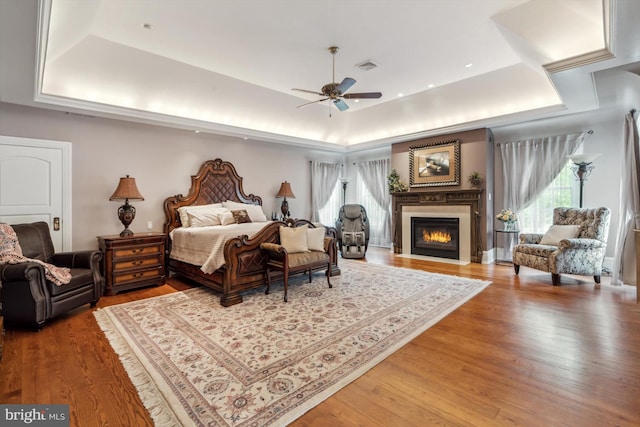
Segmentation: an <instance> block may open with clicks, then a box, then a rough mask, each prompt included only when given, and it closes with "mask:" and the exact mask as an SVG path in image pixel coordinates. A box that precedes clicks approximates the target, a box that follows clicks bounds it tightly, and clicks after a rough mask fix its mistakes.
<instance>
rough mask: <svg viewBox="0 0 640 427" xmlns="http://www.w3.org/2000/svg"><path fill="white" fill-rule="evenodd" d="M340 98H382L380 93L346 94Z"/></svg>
mask: <svg viewBox="0 0 640 427" xmlns="http://www.w3.org/2000/svg"><path fill="white" fill-rule="evenodd" d="M342 96H343V97H344V98H345V99H378V98H380V97H381V96H382V93H380V92H365V93H347V94H345V95H342Z"/></svg>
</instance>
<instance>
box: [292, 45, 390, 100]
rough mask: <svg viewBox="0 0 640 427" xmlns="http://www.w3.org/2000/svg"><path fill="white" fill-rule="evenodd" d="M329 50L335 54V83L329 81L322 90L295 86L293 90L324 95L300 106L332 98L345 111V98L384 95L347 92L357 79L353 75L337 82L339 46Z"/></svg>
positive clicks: (371, 97) (380, 94)
mask: <svg viewBox="0 0 640 427" xmlns="http://www.w3.org/2000/svg"><path fill="white" fill-rule="evenodd" d="M329 52H331V55H333V80H332V81H333V83H328V84H326V85H324V86H322V89H320V92H317V91H314V90H306V89H296V88H293V89H292V90H297V91H299V92H306V93H312V94H314V95H319V96H323V97H324V98H323V99H318V100H317V101H311V102H307V103H306V104H302V105H299V106H298V108H301V107H306V106H307V105H311V104H315V103H317V102H323V101H327V100H331V101H333V104H334V105H335V106H336V107H337V108H338V110H340V111H344V110H347V109H348V108H349V106H348V105H347V103H346V102H344V100H345V99H378V98H380V97H381V96H382V93H380V92H364V93H345V92H346V91H348V90H349V89H350V88H351V86H353V85H354V84H356V81H355V80H354V79H352V78H351V77H345V78H344V80H342V82H340V83H336V52H338V47H337V46H331V47H330V48H329Z"/></svg>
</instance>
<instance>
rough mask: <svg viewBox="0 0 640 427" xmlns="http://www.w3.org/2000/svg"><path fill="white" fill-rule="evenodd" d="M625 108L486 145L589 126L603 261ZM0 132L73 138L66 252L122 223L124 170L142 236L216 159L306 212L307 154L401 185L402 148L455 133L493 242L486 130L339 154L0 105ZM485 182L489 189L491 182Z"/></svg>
mask: <svg viewBox="0 0 640 427" xmlns="http://www.w3.org/2000/svg"><path fill="white" fill-rule="evenodd" d="M624 113H626V111H624V109H623V108H617V109H613V110H599V111H593V112H588V113H583V114H576V115H570V116H563V117H557V118H553V119H546V120H538V121H533V122H524V123H519V124H514V125H508V126H502V127H494V128H492V129H491V131H492V132H493V137H494V140H495V142H494V145H495V144H498V143H501V142H506V141H514V140H519V139H526V138H536V137H540V136H549V135H558V134H562V133H572V132H579V131H582V130H588V129H592V130H593V131H594V133H593V135H589V136H588V137H587V138H586V139H585V152H599V153H602V154H603V155H602V156H601V157H600V158H598V159H597V161H596V163H595V169H594V171H593V173H592V175H591V176H590V177H589V181H588V182H587V183H586V185H585V206H607V207H609V208H610V209H611V210H612V216H611V229H610V232H609V241H608V245H607V256H608V257H611V256H613V253H614V244H615V236H616V232H617V229H618V212H619V203H620V202H619V200H620V198H619V191H620V190H619V189H620V172H619V171H620V165H621V162H622V137H623V135H622V128H623V121H624V120H623V119H624ZM476 132H480V133H477V134H476ZM0 134H2V135H7V136H16V137H25V138H37V139H45V140H46V139H50V140H59V141H68V142H71V143H72V146H73V148H72V150H73V196H72V197H73V247H74V249H84V248H93V247H96V240H95V237H96V236H98V235H103V234H117V233H119V232H120V231H121V229H122V224H121V223H120V221H119V220H118V218H117V213H116V211H117V208H118V206H119V205H118V203H117V202H109V196H110V195H111V194H112V193H113V191H114V190H115V187H116V185H117V183H118V178H119V177H121V176H124V175H126V174H130V175H132V176H134V177H136V181H137V183H138V186H139V188H140V191H141V192H142V194H143V195H144V197H145V200H144V201H141V202H135V203H134V206H135V207H136V209H137V216H136V219H135V221H134V223H133V224H132V227H131V228H132V229H133V230H134V231H136V232H144V231H146V222H147V221H153V224H154V229H155V230H160V229H161V228H162V224H163V222H164V212H163V207H162V203H163V201H164V199H165V198H166V197H168V196H171V195H174V194H177V193H183V194H186V192H187V191H188V189H189V186H190V176H191V175H192V174H195V173H196V172H197V170H198V168H199V166H200V164H201V163H202V162H203V161H205V160H209V159H215V158H217V157H220V158H222V159H223V160H229V161H231V162H233V163H234V164H235V166H236V168H237V170H238V173H239V174H240V175H241V176H243V177H244V178H245V180H244V189H245V192H247V193H253V194H256V195H259V196H261V197H262V198H263V205H264V208H265V211H266V213H267V214H268V213H270V212H272V211H276V212H277V211H278V210H279V206H280V201H281V199H276V198H275V197H273V196H272V195H275V193H276V192H277V191H278V188H279V185H280V183H281V182H282V181H284V180H288V181H290V182H291V183H292V188H293V191H294V192H295V194H296V199H294V200H291V201H290V207H291V211H292V214H293V215H294V216H296V217H308V216H309V215H310V210H309V206H310V174H309V163H308V162H309V161H310V160H317V161H326V162H335V163H343V164H345V167H346V173H347V174H348V175H351V176H355V168H353V167H351V166H352V163H353V162H354V161H362V160H372V159H377V158H385V157H389V156H391V159H392V160H391V163H392V167H394V168H396V169H397V170H398V172H399V173H400V175H401V177H402V178H403V179H405V180H406V181H407V182H408V180H409V158H408V147H409V146H410V145H419V144H420V143H424V142H427V141H431V140H435V141H441V140H443V139H444V140H446V139H451V138H453V137H456V138H460V139H461V141H462V142H463V144H461V174H460V177H461V188H467V186H468V185H469V184H468V183H467V182H466V177H467V176H468V174H469V173H471V172H472V171H473V170H478V171H480V172H481V173H483V175H485V176H487V181H486V182H487V187H486V188H488V191H487V193H490V192H491V188H494V191H493V194H492V195H491V200H488V194H487V209H488V211H487V212H488V214H487V221H486V222H487V223H486V227H487V234H486V239H487V241H486V242H484V243H486V244H487V248H488V249H491V248H492V247H493V244H492V233H491V232H490V230H492V225H493V224H490V223H491V222H492V221H493V214H490V213H489V211H491V210H492V209H493V210H496V209H497V210H499V209H501V208H502V207H503V206H502V205H503V203H502V191H501V188H502V169H501V159H500V152H499V149H495V152H494V155H487V154H485V153H488V152H484V151H483V150H484V148H487V149H489V147H486V142H483V141H486V139H485V137H484V136H482V135H484V130H477V131H470V133H468V135H465V134H467V132H461V133H454V134H449V135H445V136H437V137H432V138H427V139H423V140H419V141H412V142H406V143H399V144H394V145H393V146H392V147H391V148H388V147H385V148H377V149H372V150H361V151H351V152H347V153H346V154H342V153H333V152H325V151H320V150H311V149H304V148H296V147H293V146H290V145H279V144H273V143H265V142H260V141H244V140H242V139H238V138H231V137H225V136H218V135H208V134H195V133H193V132H189V131H183V130H177V129H171V128H164V127H160V126H151V125H141V124H135V123H130V122H126V121H118V120H108V119H100V118H94V117H89V116H79V115H73V114H69V115H68V114H65V113H64V112H57V111H51V110H44V109H37V108H29V107H23V106H18V105H13V104H6V103H0ZM483 165H486V166H484V167H483ZM485 171H486V173H485ZM492 182H495V187H489V185H492V184H491V183H492ZM352 191H355V186H350V187H349V188H348V190H347V201H348V202H352V203H355V202H356V200H354V197H355V193H352Z"/></svg>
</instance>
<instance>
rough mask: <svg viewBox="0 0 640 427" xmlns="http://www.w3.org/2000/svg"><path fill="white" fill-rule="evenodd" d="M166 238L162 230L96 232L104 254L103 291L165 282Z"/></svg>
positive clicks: (119, 290)
mask: <svg viewBox="0 0 640 427" xmlns="http://www.w3.org/2000/svg"><path fill="white" fill-rule="evenodd" d="M165 239H166V234H164V233H144V234H134V235H133V236H128V237H120V236H98V242H99V246H100V250H101V251H102V252H103V254H104V255H103V273H104V278H105V285H106V286H105V292H104V293H105V295H115V294H117V293H118V292H121V291H124V290H128V289H136V288H141V287H144V286H151V285H161V284H164V281H165V263H164V247H165Z"/></svg>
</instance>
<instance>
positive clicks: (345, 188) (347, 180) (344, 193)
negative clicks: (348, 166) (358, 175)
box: [340, 176, 349, 206]
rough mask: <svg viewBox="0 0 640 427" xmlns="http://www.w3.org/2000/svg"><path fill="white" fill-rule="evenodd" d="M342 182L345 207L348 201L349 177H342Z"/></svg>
mask: <svg viewBox="0 0 640 427" xmlns="http://www.w3.org/2000/svg"><path fill="white" fill-rule="evenodd" d="M340 182H341V183H342V206H344V204H345V203H346V200H347V185H348V184H349V177H346V176H343V177H341V178H340Z"/></svg>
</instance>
